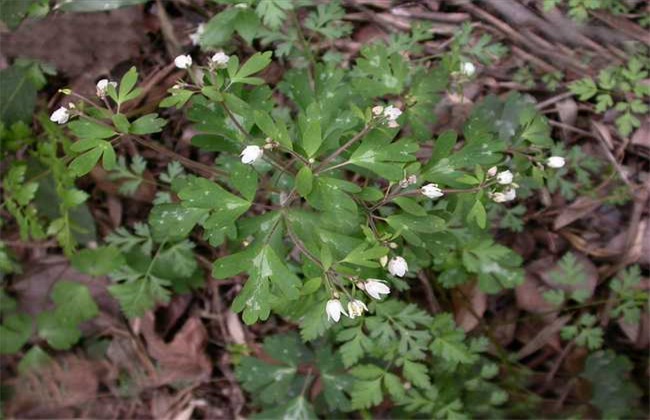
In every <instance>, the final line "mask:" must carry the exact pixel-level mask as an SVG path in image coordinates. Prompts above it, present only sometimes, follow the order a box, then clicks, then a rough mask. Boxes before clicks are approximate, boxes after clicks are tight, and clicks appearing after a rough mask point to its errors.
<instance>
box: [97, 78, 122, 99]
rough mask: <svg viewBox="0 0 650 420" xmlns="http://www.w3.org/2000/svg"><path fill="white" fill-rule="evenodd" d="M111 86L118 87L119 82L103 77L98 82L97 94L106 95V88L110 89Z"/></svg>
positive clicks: (101, 96)
mask: <svg viewBox="0 0 650 420" xmlns="http://www.w3.org/2000/svg"><path fill="white" fill-rule="evenodd" d="M109 86H113V87H114V88H117V82H111V81H109V80H108V79H102V80H100V81H99V82H97V96H99V97H100V98H103V97H105V96H106V90H107V89H108V87H109Z"/></svg>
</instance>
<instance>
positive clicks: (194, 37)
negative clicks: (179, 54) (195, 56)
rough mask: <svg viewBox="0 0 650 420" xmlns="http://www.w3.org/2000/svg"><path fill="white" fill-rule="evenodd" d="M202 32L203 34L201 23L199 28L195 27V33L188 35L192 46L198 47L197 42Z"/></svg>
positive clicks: (203, 29)
mask: <svg viewBox="0 0 650 420" xmlns="http://www.w3.org/2000/svg"><path fill="white" fill-rule="evenodd" d="M203 32H205V25H204V24H202V23H201V24H200V25H199V26H197V27H196V32H194V33H192V34H190V40H191V41H192V45H199V40H200V39H201V35H203Z"/></svg>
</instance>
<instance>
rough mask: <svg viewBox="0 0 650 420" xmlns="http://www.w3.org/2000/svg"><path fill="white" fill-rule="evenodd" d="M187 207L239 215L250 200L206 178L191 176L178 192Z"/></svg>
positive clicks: (246, 207) (248, 204) (248, 205)
mask: <svg viewBox="0 0 650 420" xmlns="http://www.w3.org/2000/svg"><path fill="white" fill-rule="evenodd" d="M178 196H179V197H180V198H181V199H182V200H183V205H184V206H185V207H194V208H201V209H214V210H220V211H231V212H234V213H236V214H237V216H239V215H240V214H242V213H243V212H244V211H246V209H248V207H250V202H248V201H246V200H244V199H242V198H239V197H237V196H236V195H233V194H231V193H229V192H228V191H226V190H225V189H223V188H222V187H221V186H219V185H218V184H216V183H214V182H212V181H210V180H208V179H205V178H197V177H193V178H191V179H190V180H189V181H188V182H187V183H186V184H185V186H183V188H181V190H180V191H179V192H178Z"/></svg>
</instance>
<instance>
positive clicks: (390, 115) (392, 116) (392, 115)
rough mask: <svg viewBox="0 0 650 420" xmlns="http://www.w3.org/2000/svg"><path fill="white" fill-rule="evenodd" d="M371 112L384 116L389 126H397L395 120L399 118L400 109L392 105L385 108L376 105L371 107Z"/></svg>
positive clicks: (376, 115)
mask: <svg viewBox="0 0 650 420" xmlns="http://www.w3.org/2000/svg"><path fill="white" fill-rule="evenodd" d="M372 113H373V115H374V116H375V117H384V118H386V121H388V126H389V127H390V128H397V127H399V123H398V122H397V119H398V118H399V116H400V115H402V110H401V109H399V108H397V107H394V106H393V105H389V106H387V107H385V108H384V107H383V106H381V105H377V106H375V107H373V108H372Z"/></svg>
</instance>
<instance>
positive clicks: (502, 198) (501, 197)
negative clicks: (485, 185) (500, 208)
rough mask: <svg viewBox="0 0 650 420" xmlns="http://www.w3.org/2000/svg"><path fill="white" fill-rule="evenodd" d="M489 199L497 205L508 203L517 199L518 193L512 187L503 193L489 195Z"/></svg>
mask: <svg viewBox="0 0 650 420" xmlns="http://www.w3.org/2000/svg"><path fill="white" fill-rule="evenodd" d="M488 197H490V198H491V199H492V201H494V202H495V203H505V202H506V201H512V200H514V199H515V198H516V197H517V191H516V190H515V189H514V188H512V187H510V188H508V189H506V190H505V191H503V192H491V193H488Z"/></svg>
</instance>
